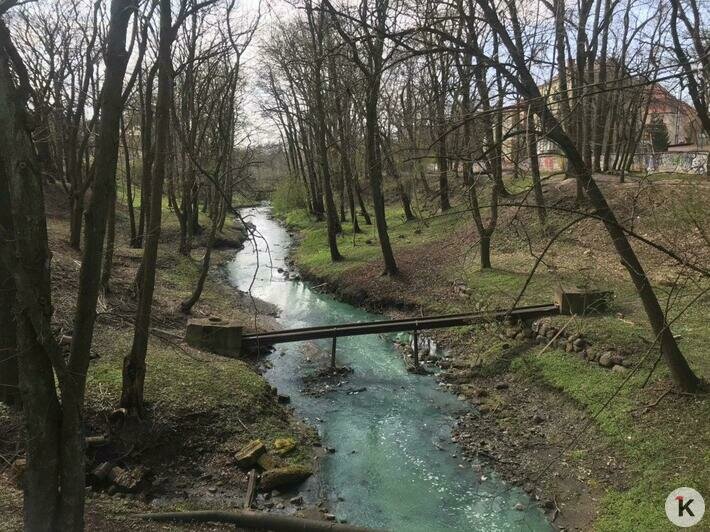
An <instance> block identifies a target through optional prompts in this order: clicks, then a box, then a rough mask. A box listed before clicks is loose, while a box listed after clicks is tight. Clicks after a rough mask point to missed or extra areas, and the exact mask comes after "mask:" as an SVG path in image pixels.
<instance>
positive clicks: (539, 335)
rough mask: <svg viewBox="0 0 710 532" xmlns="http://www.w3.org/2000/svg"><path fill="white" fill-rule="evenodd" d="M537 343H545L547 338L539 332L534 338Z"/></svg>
mask: <svg viewBox="0 0 710 532" xmlns="http://www.w3.org/2000/svg"><path fill="white" fill-rule="evenodd" d="M535 340H536V341H537V343H538V344H546V343H547V338H545V337H544V336H542V335H541V334H538V335H537V338H535Z"/></svg>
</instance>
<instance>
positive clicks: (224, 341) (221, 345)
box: [185, 318, 242, 358]
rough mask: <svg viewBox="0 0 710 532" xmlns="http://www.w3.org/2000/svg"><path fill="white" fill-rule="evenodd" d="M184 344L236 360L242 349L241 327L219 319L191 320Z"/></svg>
mask: <svg viewBox="0 0 710 532" xmlns="http://www.w3.org/2000/svg"><path fill="white" fill-rule="evenodd" d="M185 342H187V344H188V345H190V346H192V347H194V348H196V349H201V350H203V351H209V352H212V353H217V354H218V355H224V356H228V357H232V358H236V357H237V356H238V355H239V353H240V351H241V348H242V327H241V326H240V325H237V324H236V323H235V322H231V321H223V320H221V319H219V318H208V319H191V320H188V322H187V329H186V331H185Z"/></svg>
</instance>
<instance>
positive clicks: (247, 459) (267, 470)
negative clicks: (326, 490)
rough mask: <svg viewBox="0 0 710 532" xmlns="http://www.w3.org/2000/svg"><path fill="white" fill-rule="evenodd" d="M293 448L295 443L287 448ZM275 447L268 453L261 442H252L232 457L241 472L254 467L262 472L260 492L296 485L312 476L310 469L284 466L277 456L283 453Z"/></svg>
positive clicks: (298, 466)
mask: <svg viewBox="0 0 710 532" xmlns="http://www.w3.org/2000/svg"><path fill="white" fill-rule="evenodd" d="M294 446H295V442H294V443H293V445H290V446H288V450H289V451H290V450H292V449H293V448H294ZM276 447H277V446H275V448H274V449H272V451H269V450H267V448H266V445H264V443H263V442H262V441H261V440H253V441H250V442H249V443H248V444H246V445H245V446H244V447H242V448H241V449H240V450H239V452H237V454H236V455H235V457H234V458H235V461H236V464H237V466H238V467H239V468H241V469H243V470H250V469H253V468H255V467H258V468H259V469H260V470H262V473H261V477H260V480H259V490H260V491H270V490H272V489H274V488H281V487H285V486H290V485H293V484H298V483H300V482H303V481H304V480H306V479H307V478H308V477H309V476H311V474H312V471H311V469H310V468H308V467H305V466H300V465H284V464H283V462H282V461H281V460H280V459H279V457H278V456H277V455H278V454H285V453H283V452H279V451H280V448H279V449H277V448H276Z"/></svg>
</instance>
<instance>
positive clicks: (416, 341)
mask: <svg viewBox="0 0 710 532" xmlns="http://www.w3.org/2000/svg"><path fill="white" fill-rule="evenodd" d="M412 335H413V336H414V349H413V350H412V351H413V352H414V367H415V368H417V369H419V331H417V329H414V332H412Z"/></svg>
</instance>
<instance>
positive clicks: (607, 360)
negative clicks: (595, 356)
mask: <svg viewBox="0 0 710 532" xmlns="http://www.w3.org/2000/svg"><path fill="white" fill-rule="evenodd" d="M612 356H613V355H612V354H611V353H610V352H609V351H607V352H605V353H602V354H601V355H600V356H599V365H600V366H603V367H605V368H610V367H611V366H613V365H614V363H613V362H612Z"/></svg>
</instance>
